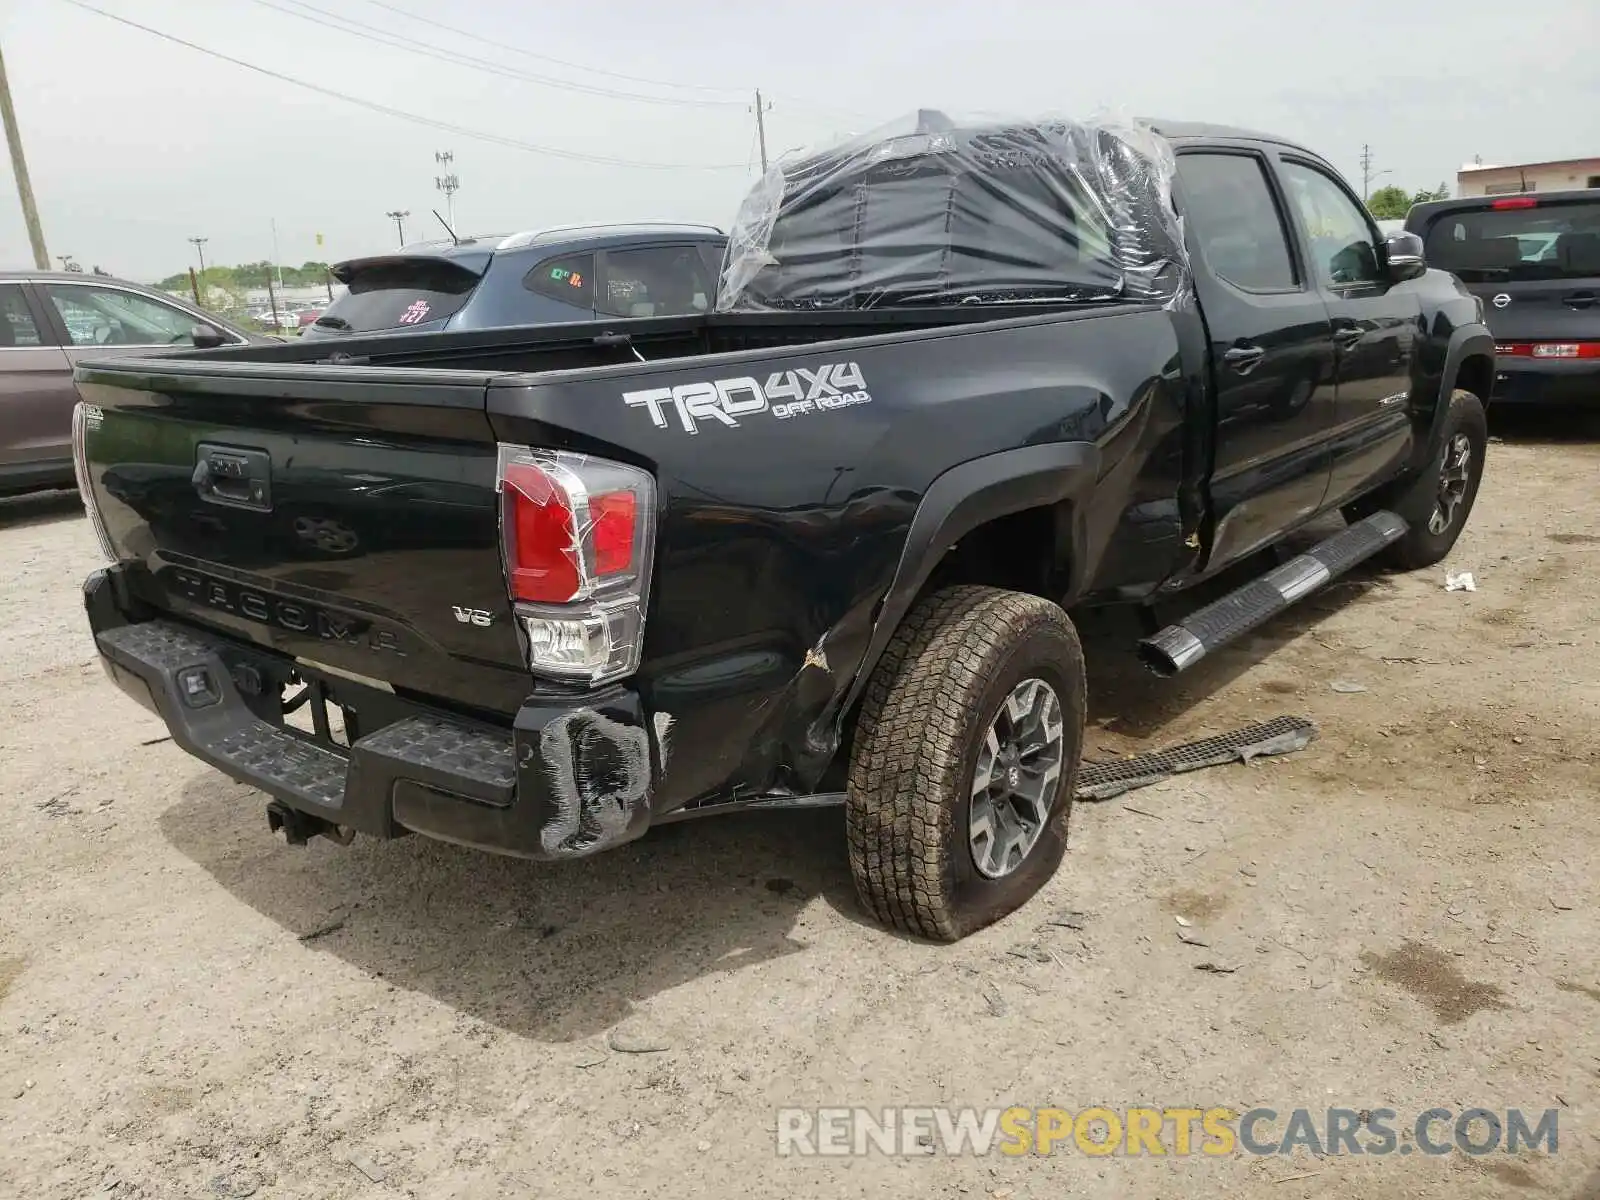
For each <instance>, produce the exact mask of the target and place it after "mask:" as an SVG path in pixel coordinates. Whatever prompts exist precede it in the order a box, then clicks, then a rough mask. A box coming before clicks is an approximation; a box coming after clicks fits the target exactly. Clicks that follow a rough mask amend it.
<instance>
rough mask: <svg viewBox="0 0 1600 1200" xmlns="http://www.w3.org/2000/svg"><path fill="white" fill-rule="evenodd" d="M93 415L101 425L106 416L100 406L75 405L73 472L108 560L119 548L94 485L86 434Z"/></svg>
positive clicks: (115, 556) (91, 522) (97, 537)
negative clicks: (115, 543) (112, 539)
mask: <svg viewBox="0 0 1600 1200" xmlns="http://www.w3.org/2000/svg"><path fill="white" fill-rule="evenodd" d="M91 418H92V419H93V421H94V423H95V424H96V425H99V423H100V421H101V419H102V418H101V413H100V410H99V409H98V408H96V407H94V406H92V405H86V404H84V403H83V401H81V400H80V401H78V403H76V404H74V405H73V406H72V474H73V476H74V477H75V478H76V479H77V481H78V496H79V498H80V499H82V500H83V511H84V512H86V513H88V514H89V524H90V525H92V526H93V527H94V536H95V540H96V541H98V542H99V543H100V553H101V554H103V555H105V557H106V561H107V562H116V561H117V548H116V547H115V546H114V545H113V544H112V542H111V535H110V534H109V533H107V532H106V523H105V518H103V517H102V516H101V515H100V504H99V502H98V501H96V500H95V498H94V488H93V487H92V486H90V485H91V482H92V481H91V479H90V476H89V452H88V450H87V448H86V447H85V446H84V435H85V434H87V433H88V430H89V422H90V420H91Z"/></svg>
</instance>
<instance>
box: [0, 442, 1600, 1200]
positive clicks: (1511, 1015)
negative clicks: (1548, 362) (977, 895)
mask: <svg viewBox="0 0 1600 1200" xmlns="http://www.w3.org/2000/svg"><path fill="white" fill-rule="evenodd" d="M1490 449H1491V466H1490V476H1489V479H1488V481H1487V482H1486V484H1485V486H1484V489H1483V492H1482V495H1481V497H1480V499H1479V502H1478V509H1477V512H1476V514H1475V515H1474V518H1473V521H1472V524H1471V526H1470V528H1469V529H1468V531H1467V534H1466V536H1465V537H1464V538H1463V540H1462V542H1461V543H1460V545H1459V546H1458V547H1457V549H1456V551H1455V554H1454V555H1453V556H1452V559H1451V560H1450V562H1449V564H1448V565H1449V566H1450V567H1451V568H1452V569H1454V570H1471V571H1472V572H1473V573H1474V574H1475V576H1476V579H1477V584H1478V590H1477V591H1476V592H1475V593H1464V592H1457V593H1447V592H1446V591H1445V590H1444V589H1443V586H1442V585H1443V582H1444V571H1443V570H1442V569H1441V570H1437V571H1428V572H1424V573H1421V574H1418V575H1415V576H1409V577H1385V576H1382V575H1379V574H1375V573H1373V574H1364V575H1361V576H1360V577H1359V578H1357V579H1354V580H1352V581H1349V582H1346V583H1344V584H1342V585H1340V586H1337V587H1335V588H1334V589H1332V590H1331V591H1329V592H1327V593H1325V594H1323V595H1321V596H1318V597H1316V598H1314V599H1313V600H1311V601H1309V602H1308V603H1306V604H1305V605H1303V606H1302V608H1301V609H1300V610H1299V611H1296V612H1293V613H1291V614H1288V615H1286V616H1285V617H1284V618H1281V619H1279V620H1278V621H1276V622H1275V623H1273V624H1272V625H1270V626H1269V627H1268V628H1267V629H1266V630H1265V631H1264V632H1263V633H1262V634H1261V635H1260V636H1259V637H1257V638H1255V639H1253V640H1252V641H1250V642H1248V643H1247V644H1245V645H1242V646H1239V647H1237V648H1236V649H1234V650H1231V651H1229V652H1227V653H1224V654H1222V655H1220V656H1218V657H1217V658H1216V659H1215V660H1211V661H1208V662H1206V663H1203V664H1201V666H1200V667H1199V668H1197V669H1196V671H1195V672H1194V673H1193V676H1192V677H1190V676H1185V677H1183V679H1182V680H1180V681H1176V682H1172V683H1161V682H1159V681H1157V680H1155V679H1153V678H1149V677H1147V676H1144V675H1143V674H1141V673H1139V672H1138V671H1136V670H1135V669H1133V668H1132V665H1131V662H1130V660H1129V658H1128V656H1127V654H1126V646H1127V644H1128V641H1129V640H1130V638H1131V636H1132V631H1131V629H1130V628H1129V627H1128V626H1126V625H1123V624H1119V623H1118V622H1116V621H1104V620H1099V621H1096V622H1094V623H1093V625H1092V626H1091V627H1089V628H1087V629H1086V633H1087V634H1089V635H1090V660H1091V671H1092V678H1093V679H1094V681H1095V683H1094V685H1093V687H1094V697H1093V700H1094V710H1095V716H1094V722H1095V724H1094V728H1093V729H1091V731H1090V735H1089V740H1088V748H1089V753H1090V754H1091V756H1100V757H1104V756H1107V755H1111V754H1116V753H1122V752H1126V751H1129V750H1133V749H1137V748H1140V747H1141V746H1153V745H1157V744H1164V743H1171V742H1174V741H1179V740H1184V739H1187V738H1191V737H1197V736H1201V735H1204V734H1206V733H1214V732H1221V731H1224V730H1227V729H1229V728H1233V727H1236V726H1238V725H1241V724H1244V723H1247V722H1249V721H1252V720H1257V719H1264V718H1265V717H1267V716H1271V715H1276V714H1278V713H1300V714H1304V715H1307V716H1310V717H1312V718H1314V719H1315V720H1316V721H1317V722H1318V723H1319V724H1320V726H1321V729H1322V735H1321V737H1320V739H1319V740H1318V741H1317V742H1315V743H1314V744H1313V745H1312V746H1311V747H1310V748H1309V749H1308V750H1306V751H1304V752H1303V753H1300V754H1297V755H1294V756H1292V757H1289V758H1284V759H1281V760H1277V761H1274V762H1268V763H1258V764H1257V765H1254V766H1251V767H1242V766H1234V767H1227V768H1221V769H1217V770H1213V771H1209V772H1204V773H1201V774H1196V775H1190V776H1186V777H1184V778H1182V779H1181V780H1177V781H1173V782H1169V783H1167V784H1164V785H1161V786H1158V787H1156V788H1154V789H1151V790H1147V791H1143V792H1139V793H1136V794H1133V795H1130V796H1127V797H1125V798H1124V800H1114V801H1109V802H1106V803H1102V804H1096V805H1090V804H1085V805H1081V806H1080V807H1079V809H1078V811H1077V813H1076V815H1075V820H1074V826H1073V836H1072V848H1071V850H1070V852H1069V855H1068V858H1067V864H1066V866H1065V867H1064V868H1063V870H1062V872H1061V873H1060V874H1059V875H1058V876H1057V878H1056V879H1055V881H1054V882H1053V883H1052V884H1051V885H1050V886H1049V887H1048V889H1047V890H1046V891H1045V893H1044V894H1043V895H1042V896H1040V897H1039V898H1038V899H1037V900H1036V901H1035V902H1034V903H1033V904H1031V905H1030V906H1029V907H1028V908H1027V909H1025V910H1024V911H1023V912H1021V913H1019V914H1017V915H1016V916H1014V917H1012V918H1011V919H1009V920H1007V921H1005V922H1002V923H1001V924H1000V925H999V926H997V927H995V928H992V929H990V930H988V931H986V932H984V933H982V934H979V935H977V936H975V937H973V938H971V939H969V940H968V941H966V942H964V943H961V944H960V945H957V946H954V947H938V946H930V945H925V944H919V943H915V942H912V941H909V940H905V939H902V938H899V937H896V936H894V935H891V934H889V933H887V932H885V931H883V930H881V929H879V928H876V927H875V926H873V925H872V924H870V923H869V922H867V921H866V920H865V919H864V918H863V917H862V915H861V914H860V912H859V911H858V909H857V906H856V903H855V900H854V897H853V893H852V890H851V886H850V880H849V876H848V873H847V870H846V866H845V862H844V853H843V843H842V820H841V818H840V817H839V815H838V814H837V813H835V812H811V813H796V814H787V815H780V814H773V815H768V816H765V817H749V818H738V819H725V820H722V821H714V822H708V823H702V824H698V825H680V826H675V827H669V828H667V829H664V830H661V831H658V833H656V834H653V835H652V836H651V837H649V838H647V839H646V840H645V841H643V842H641V843H637V844H635V845H633V846H630V847H628V848H626V849H623V850H621V851H619V852H616V853H613V854H611V855H609V856H603V857H601V858H599V859H596V860H593V861H589V862H585V863H580V864H574V865H569V866H563V867H559V868H553V867H549V866H540V865H534V864H529V863H521V862H515V861H507V860H500V859H494V858H490V857H486V856H483V855H480V854H476V853H473V852H470V851H467V850H461V849H456V848H453V847H449V846H443V845H436V844H430V843H428V842H425V841H423V840H421V839H417V838H412V839H407V840H404V841H399V842H393V843H387V844H379V843H375V842H371V841H360V842H358V843H357V844H355V845H354V846H352V847H350V848H348V849H340V848H338V847H335V846H333V845H331V844H329V843H327V842H321V843H319V844H317V845H314V846H313V847H311V848H310V849H307V850H293V849H289V848H286V847H285V846H284V845H283V844H282V843H281V842H280V841H276V840H274V839H273V838H272V837H271V836H269V834H268V832H267V826H266V821H265V820H264V819H263V816H262V807H263V805H262V800H261V797H260V796H259V795H256V794H254V793H252V792H251V791H250V790H249V789H246V788H243V787H240V786H238V785H236V784H234V783H232V782H231V781H229V780H227V779H225V778H224V777H223V776H221V775H219V774H217V773H216V772H214V771H211V770H209V769H207V768H205V767H203V766H201V765H200V764H198V763H196V762H195V761H193V760H191V759H189V758H187V757H186V756H185V755H184V754H182V753H181V752H180V751H178V750H177V749H175V748H174V747H173V746H172V744H171V743H170V742H165V741H162V740H160V739H161V738H162V736H163V734H164V730H163V729H162V728H161V727H160V725H159V724H158V723H157V722H155V721H154V720H153V719H152V718H150V717H149V716H147V715H146V714H145V713H144V712H143V711H142V710H141V709H139V708H137V707H136V706H135V705H134V704H132V703H131V702H130V701H127V700H125V699H123V698H122V697H121V696H120V695H119V694H118V693H116V692H115V691H114V690H113V688H112V687H111V686H110V685H109V684H108V683H107V682H106V681H105V679H104V678H103V676H102V675H101V672H100V669H99V667H98V666H97V665H96V663H95V661H94V656H93V651H92V649H91V646H90V642H89V638H88V635H87V632H86V629H85V626H84V622H83V619H82V616H81V613H80V610H79V606H78V600H77V586H78V583H79V581H80V580H81V578H82V577H83V576H84V575H85V574H86V573H87V572H88V571H89V570H90V569H91V568H92V567H93V566H94V565H95V561H96V555H95V550H94V543H93V538H92V536H91V534H90V532H89V529H88V528H87V525H86V524H85V522H84V521H83V519H82V518H81V516H80V514H79V512H78V510H77V509H76V507H75V505H74V504H73V503H70V502H64V501H62V500H60V499H56V500H44V501H38V500H34V501H30V502H26V503H8V504H5V505H0V562H4V563H5V564H6V567H7V572H6V576H5V579H4V581H3V583H0V683H3V686H0V779H3V788H0V1195H5V1196H17V1197H28V1198H29V1200H54V1198H57V1197H60V1198H66V1197H88V1196H95V1197H100V1196H105V1197H110V1198H112V1200H130V1198H133V1197H147V1198H148V1197H169V1196H170V1197H217V1196H220V1197H243V1196H249V1195H256V1196H260V1197H273V1198H278V1197H284V1198H288V1197H307V1198H311V1197H315V1198H317V1200H344V1198H362V1200H365V1198H369V1197H370V1198H378V1197H393V1196H413V1197H420V1198H426V1200H442V1198H447V1197H496V1198H499V1197H524V1196H612V1195H616V1196H687V1195H703V1196H718V1197H720V1196H755V1195H772V1196H813V1195H815V1196H873V1197H876V1196H891V1195H905V1196H913V1195H914V1196H919V1197H935V1196H972V1197H984V1196H992V1197H1005V1196H1011V1197H1016V1198H1018V1200H1021V1198H1024V1197H1051V1198H1055V1197H1061V1196H1068V1195H1072V1196H1085V1195H1093V1196H1107V1197H1111V1196H1115V1197H1144V1196H1150V1197H1157V1196H1159V1197H1188V1196H1201V1195H1227V1196H1231V1197H1246V1198H1256V1197H1259V1198H1262V1200H1266V1198H1271V1200H1288V1198H1291V1197H1296V1198H1297V1197H1327V1198H1335V1197H1337V1198H1340V1200H1343V1198H1351V1197H1354V1198H1361V1197H1398V1196H1450V1197H1479V1196H1482V1197H1488V1196H1496V1197H1506V1196H1521V1195H1527V1196H1555V1197H1561V1198H1563V1200H1565V1198H1572V1200H1576V1198H1578V1197H1580V1196H1583V1197H1592V1196H1595V1195H1600V1140H1597V1138H1596V1135H1595V1133H1594V1129H1595V1124H1594V1123H1595V1119H1596V1116H1597V1114H1600V1089H1597V1086H1596V1085H1597V1082H1600V937H1597V932H1600V923H1597V920H1596V912H1597V908H1600V871H1597V863H1600V821H1597V818H1600V667H1597V665H1596V664H1597V660H1600V638H1597V636H1596V623H1595V616H1596V611H1597V608H1600V503H1597V496H1596V481H1597V479H1600V445H1597V444H1596V443H1595V442H1594V441H1592V440H1564V439H1561V438H1555V437H1540V436H1528V435H1522V436H1516V435H1511V436H1507V437H1506V439H1505V440H1504V441H1499V442H1497V443H1495V444H1494V445H1492V446H1491V447H1490ZM1336 681H1337V682H1338V683H1339V685H1340V687H1339V688H1338V689H1335V688H1334V687H1333V686H1331V685H1332V684H1333V683H1335V682H1336ZM1349 685H1358V686H1359V688H1360V689H1362V690H1354V689H1352V688H1351V687H1350V686H1349ZM1124 801H1125V802H1124ZM1130 806H1131V807H1130ZM1074 912H1076V913H1082V914H1084V916H1083V918H1082V919H1081V920H1077V919H1070V920H1068V921H1067V922H1066V924H1063V925H1051V924H1048V923H1046V922H1047V918H1051V917H1057V918H1060V917H1061V915H1062V914H1066V913H1074ZM1178 917H1182V918H1183V919H1184V920H1185V921H1188V922H1190V924H1189V925H1188V926H1187V927H1184V926H1181V925H1180V924H1179V922H1178V921H1177V918H1178ZM1073 924H1076V925H1081V929H1071V928H1068V927H1067V925H1073ZM1180 929H1183V930H1184V933H1185V934H1186V936H1189V937H1191V938H1197V939H1198V940H1203V941H1206V942H1208V943H1209V946H1208V947H1205V948H1201V947H1197V946H1193V945H1187V944H1185V943H1184V942H1183V941H1181V940H1179V937H1178V932H1179V930H1180ZM1207 961H1210V962H1216V963H1219V964H1221V965H1224V966H1233V967H1236V968H1237V969H1236V970H1235V971H1234V972H1233V973H1231V974H1215V973H1208V972H1203V971H1200V970H1197V969H1196V967H1197V965H1198V964H1199V963H1201V962H1207ZM614 1046H632V1047H633V1048H634V1049H635V1050H637V1049H644V1048H648V1047H650V1046H656V1047H665V1048H664V1049H659V1050H657V1051H656V1052H651V1053H634V1052H624V1051H622V1050H619V1049H616V1048H614ZM858 1104H859V1105H869V1106H877V1105H885V1104H921V1105H936V1104H952V1105H955V1104H973V1105H978V1106H983V1107H988V1106H1002V1105H1007V1104H1024V1105H1062V1106H1065V1107H1068V1108H1073V1109H1077V1108H1082V1107H1085V1106H1088V1105H1091V1104H1106V1105H1109V1106H1112V1107H1122V1106H1127V1105H1138V1104H1153V1105H1156V1106H1165V1107H1175V1106H1194V1107H1198V1108H1205V1107H1209V1106H1213V1105H1227V1106H1231V1107H1234V1108H1236V1109H1239V1110H1243V1109H1247V1108H1250V1107H1254V1106H1257V1105H1265V1106H1269V1107H1273V1108H1276V1109H1278V1110H1280V1111H1287V1110H1290V1109H1293V1108H1295V1107H1301V1106H1303V1107H1308V1108H1312V1109H1319V1110H1320V1109H1322V1108H1324V1107H1325V1106H1328V1105H1341V1106H1348V1107H1350V1108H1355V1109H1371V1108H1375V1107H1380V1106H1385V1105H1386V1106H1388V1107H1390V1108H1393V1109H1396V1110H1398V1111H1399V1113H1400V1114H1401V1119H1400V1121H1399V1122H1397V1123H1398V1124H1404V1123H1405V1121H1406V1119H1407V1117H1408V1116H1411V1115H1415V1114H1416V1113H1419V1112H1421V1111H1423V1110H1426V1109H1429V1108H1433V1107H1435V1106H1438V1107H1445V1108H1449V1109H1451V1110H1453V1111H1456V1112H1459V1111H1461V1110H1462V1109H1465V1108H1468V1107H1471V1106H1474V1105H1483V1106H1485V1107H1489V1108H1498V1109H1505V1108H1508V1107H1521V1108H1523V1109H1534V1110H1543V1109H1545V1108H1547V1107H1557V1108H1560V1110H1561V1114H1560V1126H1559V1129H1560V1144H1559V1145H1560V1148H1559V1152H1558V1153H1557V1154H1555V1155H1544V1154H1536V1155H1522V1156H1518V1157H1508V1156H1506V1155H1504V1154H1498V1155H1494V1156H1490V1157H1486V1158H1479V1159H1474V1158H1469V1157H1467V1156H1464V1155H1459V1154H1458V1155H1454V1156H1451V1157H1446V1158H1430V1157H1426V1156H1422V1155H1411V1156H1407V1157H1402V1156H1392V1157H1386V1158H1374V1157H1370V1156H1367V1157H1357V1156H1350V1155H1341V1156H1328V1157H1320V1158H1319V1157H1314V1156H1309V1155H1306V1154H1305V1153H1304V1152H1300V1153H1297V1154H1296V1155H1295V1156H1294V1157H1291V1158H1249V1157H1245V1156H1234V1157H1227V1158H1221V1159H1212V1158H1200V1157H1190V1158H1181V1159H1180V1158H1171V1157H1169V1158H1165V1159H1153V1158H1122V1157H1117V1158H1110V1159H1093V1158H1088V1157H1086V1156H1084V1155H1083V1154H1081V1153H1078V1152H1077V1151H1075V1150H1074V1151H1072V1152H1070V1153H1063V1154H1058V1155H1054V1156H1051V1157H1049V1158H1043V1159H1041V1158H1033V1159H1020V1160H1019V1159H1007V1158H1001V1157H999V1156H992V1157H988V1158H984V1159H974V1158H960V1159H949V1158H943V1157H940V1158H919V1159H890V1158H886V1157H882V1156H873V1157H868V1158H863V1159H860V1160H855V1161H846V1160H827V1161H824V1160H817V1159H799V1158H782V1159H780V1158H778V1157H777V1156H776V1155H775V1152H774V1143H775V1135H774V1128H775V1110H776V1109H777V1108H778V1107H780V1106H784V1105H802V1106H817V1105H858Z"/></svg>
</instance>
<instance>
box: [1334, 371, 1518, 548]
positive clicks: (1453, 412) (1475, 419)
mask: <svg viewBox="0 0 1600 1200" xmlns="http://www.w3.org/2000/svg"><path fill="white" fill-rule="evenodd" d="M1458 433H1459V434H1464V435H1466V438H1467V441H1468V443H1469V444H1470V445H1471V447H1472V461H1471V466H1470V473H1469V475H1468V479H1467V488H1466V494H1465V496H1463V497H1462V499H1461V501H1460V503H1459V505H1458V506H1457V508H1456V511H1455V514H1454V517H1453V519H1452V520H1451V522H1450V524H1449V525H1448V526H1447V527H1446V528H1445V529H1444V530H1443V531H1442V532H1440V533H1434V532H1432V531H1431V530H1430V529H1429V528H1428V521H1429V519H1430V518H1431V517H1432V516H1433V512H1434V506H1435V505H1436V504H1437V503H1438V498H1439V476H1440V472H1441V471H1442V470H1443V469H1444V460H1445V455H1446V453H1447V452H1448V451H1449V448H1450V443H1451V441H1452V440H1453V439H1454V438H1455V436H1456V434H1458ZM1488 446H1489V422H1488V419H1487V418H1486V417H1485V416H1484V411H1483V402H1482V401H1481V400H1479V399H1478V398H1477V397H1476V396H1474V395H1473V394H1472V393H1471V392H1463V391H1456V392H1452V393H1451V395H1450V408H1449V410H1448V411H1447V412H1446V413H1445V415H1444V428H1443V429H1442V430H1441V431H1440V436H1439V446H1438V449H1437V450H1435V451H1434V454H1433V457H1432V458H1431V459H1430V460H1429V461H1428V465H1427V466H1425V467H1423V468H1422V470H1421V471H1419V472H1417V474H1415V475H1414V476H1411V477H1410V478H1408V479H1403V480H1401V481H1399V482H1398V483H1395V484H1392V485H1390V486H1389V487H1388V488H1385V489H1383V490H1381V491H1379V492H1376V493H1374V494H1373V495H1371V496H1366V497H1363V498H1362V499H1361V500H1360V501H1358V502H1357V503H1356V504H1353V505H1351V506H1349V507H1348V508H1347V509H1346V510H1345V516H1346V517H1348V518H1350V519H1351V520H1359V519H1360V518H1361V517H1364V516H1367V515H1368V514H1370V513H1373V512H1376V511H1377V510H1378V509H1381V508H1387V509H1389V510H1390V511H1391V512H1395V513H1398V514H1399V515H1400V516H1402V517H1404V518H1405V519H1406V525H1407V526H1408V528H1407V530H1406V535H1405V536H1404V537H1402V538H1401V539H1400V540H1399V541H1398V542H1395V543H1394V544H1393V545H1392V546H1390V547H1389V548H1388V549H1387V550H1385V551H1384V552H1383V555H1382V558H1381V561H1382V562H1384V563H1385V564H1387V565H1388V566H1390V567H1393V568H1395V569H1396V570H1400V571H1416V570H1420V569H1421V568H1423V567H1431V566H1433V565H1434V564H1435V563H1437V562H1439V561H1441V560H1442V559H1443V558H1444V557H1445V555H1447V554H1449V553H1450V550H1451V548H1452V547H1453V546H1454V545H1455V544H1456V539H1457V538H1458V537H1460V536H1461V531H1462V530H1463V529H1464V528H1466V524H1467V519H1468V517H1470V516H1471V515H1472V505H1473V502H1474V501H1475V500H1476V499H1477V497H1478V485H1479V484H1480V483H1482V482H1483V465H1484V459H1485V452H1486V451H1487V450H1488Z"/></svg>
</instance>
